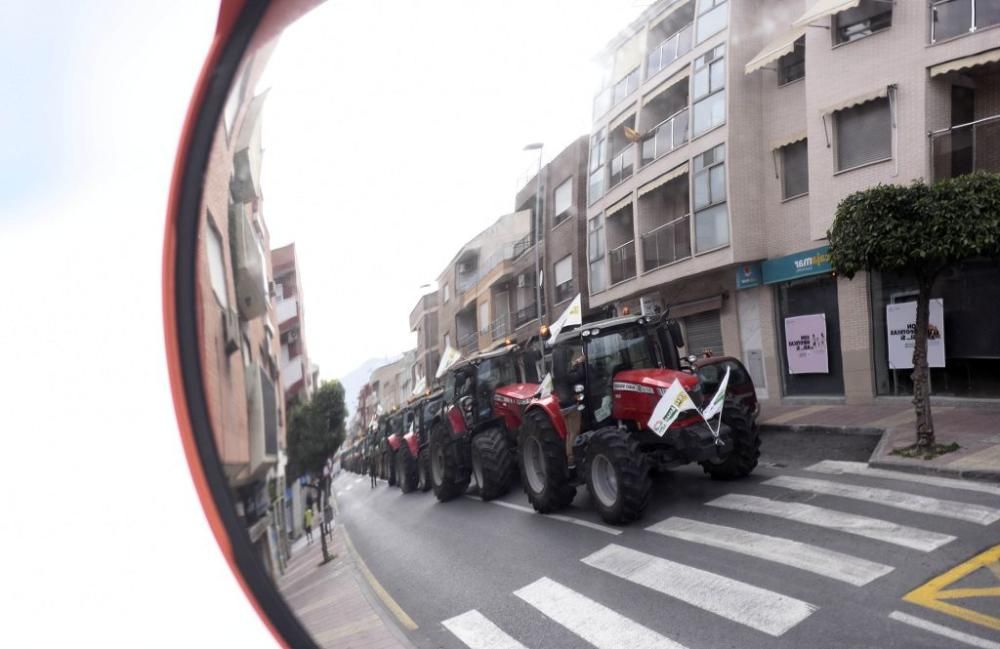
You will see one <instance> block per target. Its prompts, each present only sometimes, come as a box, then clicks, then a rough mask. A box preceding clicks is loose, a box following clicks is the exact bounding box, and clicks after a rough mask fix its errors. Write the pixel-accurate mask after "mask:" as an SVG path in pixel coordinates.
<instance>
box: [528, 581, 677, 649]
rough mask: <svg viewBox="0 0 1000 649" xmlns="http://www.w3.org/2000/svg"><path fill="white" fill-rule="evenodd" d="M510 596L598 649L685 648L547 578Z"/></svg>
mask: <svg viewBox="0 0 1000 649" xmlns="http://www.w3.org/2000/svg"><path fill="white" fill-rule="evenodd" d="M514 594H515V595H517V596H518V597H520V598H521V599H523V600H524V601H526V602H527V603H529V604H531V605H532V606H534V607H535V608H537V609H538V610H539V611H541V612H542V613H544V614H545V615H547V616H549V617H550V618H552V619H553V620H555V621H556V622H558V623H559V624H561V625H562V626H564V627H566V628H567V629H569V630H570V631H572V632H573V633H575V634H576V635H578V636H580V637H581V638H583V639H584V640H586V641H587V642H589V643H590V644H592V645H594V646H595V647H597V648H598V649H623V648H625V647H627V648H628V649H686V648H685V647H684V646H683V645H681V644H678V643H676V642H674V641H673V640H671V639H670V638H668V637H666V636H663V635H660V634H659V633H657V632H656V631H653V630H652V629H649V628H647V627H644V626H642V625H641V624H639V623H638V622H635V621H634V620H631V619H629V618H627V617H625V616H624V615H621V614H620V613H616V612H615V611H613V610H611V609H610V608H608V607H606V606H604V605H603V604H598V603H597V602H595V601H594V600H592V599H590V598H589V597H586V596H584V595H581V594H580V593H577V592H576V591H574V590H571V589H569V588H566V587H565V586H563V585H562V584H560V583H558V582H555V581H552V580H551V579H549V578H548V577H542V578H541V579H539V580H538V581H536V582H534V583H531V584H528V585H527V586H525V587H524V588H522V589H520V590H515V591H514Z"/></svg>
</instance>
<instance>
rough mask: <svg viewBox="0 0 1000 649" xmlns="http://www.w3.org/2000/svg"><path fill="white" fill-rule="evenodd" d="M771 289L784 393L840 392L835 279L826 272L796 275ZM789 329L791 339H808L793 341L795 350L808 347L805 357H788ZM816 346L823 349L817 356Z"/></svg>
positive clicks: (841, 383) (840, 365)
mask: <svg viewBox="0 0 1000 649" xmlns="http://www.w3.org/2000/svg"><path fill="white" fill-rule="evenodd" d="M775 292H776V293H777V296H776V297H777V300H776V307H777V312H778V314H777V315H778V319H777V320H778V322H777V325H778V327H777V328H778V351H779V353H780V355H781V376H782V383H783V385H784V393H785V394H786V395H788V396H795V395H829V396H840V395H843V394H844V368H843V359H842V358H841V351H840V309H839V306H838V300H837V280H836V279H835V278H834V277H831V276H829V275H821V276H818V277H815V278H809V279H800V280H796V281H794V282H785V283H782V284H777V285H775ZM793 318H794V319H797V323H798V324H796V325H795V326H792V324H791V323H789V320H790V319H793ZM803 318H804V322H803V320H802V319H803ZM789 330H792V331H793V336H794V338H793V341H794V340H796V339H802V338H803V337H804V338H805V340H807V341H808V343H809V345H804V346H796V345H795V344H794V342H793V349H795V350H796V352H799V351H810V350H807V349H806V347H808V348H810V349H811V351H812V353H810V354H808V356H807V357H805V358H802V357H798V356H797V357H795V358H789V356H790V354H789V353H788V348H789V347H788V339H787V332H788V331H789ZM818 350H823V351H822V353H821V354H820V355H819V356H817V353H818Z"/></svg>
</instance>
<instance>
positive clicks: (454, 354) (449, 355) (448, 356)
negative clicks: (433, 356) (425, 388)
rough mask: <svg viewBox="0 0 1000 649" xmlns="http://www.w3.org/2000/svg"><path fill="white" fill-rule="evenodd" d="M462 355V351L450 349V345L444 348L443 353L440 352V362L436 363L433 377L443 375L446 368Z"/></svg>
mask: <svg viewBox="0 0 1000 649" xmlns="http://www.w3.org/2000/svg"><path fill="white" fill-rule="evenodd" d="M461 357H462V352H460V351H458V350H457V349H452V347H451V345H448V346H447V347H445V348H444V353H443V354H441V362H440V363H438V369H437V374H435V375H434V378H436V379H439V378H441V377H442V376H444V373H445V372H447V371H448V368H449V367H451V366H452V365H454V364H455V363H457V362H458V359H459V358H461Z"/></svg>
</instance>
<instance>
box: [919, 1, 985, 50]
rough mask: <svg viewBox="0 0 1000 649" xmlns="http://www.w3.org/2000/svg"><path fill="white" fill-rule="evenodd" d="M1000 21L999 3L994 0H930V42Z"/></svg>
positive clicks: (959, 34)
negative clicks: (932, 0)
mask: <svg viewBox="0 0 1000 649" xmlns="http://www.w3.org/2000/svg"><path fill="white" fill-rule="evenodd" d="M998 23H1000V4H998V3H997V2H995V1H994V0H937V1H934V2H931V42H932V43H933V42H935V41H940V40H944V39H946V38H953V37H955V36H961V35H963V34H969V33H971V32H974V31H976V30H977V29H982V28H983V27H989V26H991V25H996V24H998Z"/></svg>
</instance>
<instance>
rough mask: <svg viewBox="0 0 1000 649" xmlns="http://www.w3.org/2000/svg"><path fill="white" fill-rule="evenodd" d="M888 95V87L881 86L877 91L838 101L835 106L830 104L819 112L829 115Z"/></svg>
mask: <svg viewBox="0 0 1000 649" xmlns="http://www.w3.org/2000/svg"><path fill="white" fill-rule="evenodd" d="M888 94H889V86H882V87H881V88H879V89H878V90H872V91H871V92H866V93H865V94H863V95H858V96H856V97H851V98H850V99H845V100H844V101H838V102H837V103H836V104H831V105H830V106H827V107H826V108H824V109H823V110H821V111H819V112H820V114H822V115H829V114H830V113H836V112H837V111H838V110H844V109H845V108H850V107H852V106H859V105H861V104H864V103H867V102H869V101H871V100H873V99H880V98H882V97H885V96H886V95H888Z"/></svg>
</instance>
